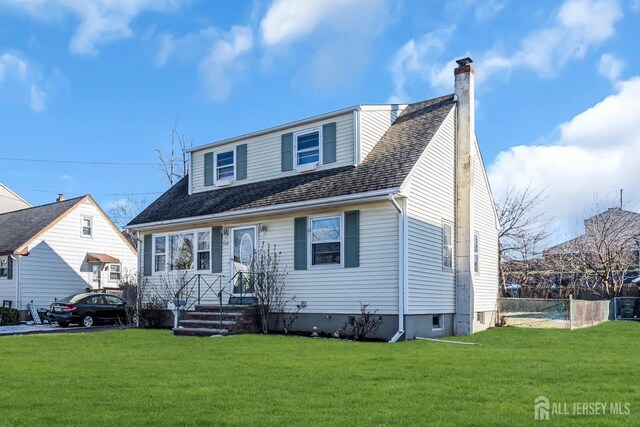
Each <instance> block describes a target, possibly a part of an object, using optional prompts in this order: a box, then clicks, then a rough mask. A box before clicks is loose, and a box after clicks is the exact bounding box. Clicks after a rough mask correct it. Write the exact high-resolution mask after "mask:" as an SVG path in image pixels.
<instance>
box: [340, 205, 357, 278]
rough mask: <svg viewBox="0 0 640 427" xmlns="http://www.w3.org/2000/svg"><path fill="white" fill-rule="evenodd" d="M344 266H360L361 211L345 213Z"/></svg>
mask: <svg viewBox="0 0 640 427" xmlns="http://www.w3.org/2000/svg"><path fill="white" fill-rule="evenodd" d="M344 266H345V267H347V268H349V267H359V266H360V211H349V212H345V213H344Z"/></svg>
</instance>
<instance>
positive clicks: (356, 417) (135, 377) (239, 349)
mask: <svg viewBox="0 0 640 427" xmlns="http://www.w3.org/2000/svg"><path fill="white" fill-rule="evenodd" d="M463 340H465V341H471V342H478V343H481V344H482V345H481V346H467V345H454V344H444V343H435V342H426V341H410V342H403V343H397V344H388V343H354V342H345V341H333V340H322V339H318V340H314V339H309V338H298V337H285V336H262V335H244V336H235V337H228V338H183V337H174V336H173V335H171V333H170V332H168V331H158V330H154V331H151V330H122V331H111V332H101V333H94V334H55V335H31V336H18V337H2V338H0V424H8V425H79V424H86V425H88V424H90V425H129V424H136V425H139V424H144V425H185V424H187V425H203V424H216V425H247V424H253V425H256V424H257V425H272V424H277V425H305V426H307V425H318V424H325V425H344V426H351V425H366V426H370V425H380V424H387V425H418V424H420V425H425V424H427V423H429V424H433V423H435V424H439V425H442V424H449V425H460V424H464V425H470V424H471V425H489V424H490V425H505V426H506V425H509V426H511V425H522V424H533V423H534V420H533V401H534V399H535V398H536V397H537V396H539V395H545V396H547V397H549V398H550V399H551V401H560V402H570V403H571V402H592V401H599V402H628V403H630V407H631V415H629V416H612V415H607V416H572V417H567V416H556V417H555V418H554V417H553V416H552V419H551V424H560V423H563V424H564V423H567V422H568V423H570V424H610V425H619V424H626V425H630V424H633V423H638V422H639V421H640V419H639V418H638V414H640V381H639V378H640V323H626V322H609V323H605V324H602V325H599V326H596V327H592V328H587V329H581V330H577V331H565V330H526V329H510V328H502V329H496V330H492V331H487V332H482V333H479V334H476V335H474V336H472V337H465V338H463Z"/></svg>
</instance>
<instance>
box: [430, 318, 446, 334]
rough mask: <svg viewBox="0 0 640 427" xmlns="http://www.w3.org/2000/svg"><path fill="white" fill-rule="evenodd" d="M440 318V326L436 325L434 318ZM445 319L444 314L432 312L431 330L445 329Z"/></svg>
mask: <svg viewBox="0 0 640 427" xmlns="http://www.w3.org/2000/svg"><path fill="white" fill-rule="evenodd" d="M436 317H437V318H438V326H437V327H436V326H434V323H435V322H434V319H435V318H436ZM443 320H444V316H443V315H442V314H432V315H431V330H432V331H441V330H443V329H444V325H443V323H444V322H443Z"/></svg>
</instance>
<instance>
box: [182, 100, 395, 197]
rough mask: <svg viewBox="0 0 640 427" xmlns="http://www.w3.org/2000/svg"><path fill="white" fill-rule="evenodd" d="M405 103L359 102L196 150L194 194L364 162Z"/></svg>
mask: <svg viewBox="0 0 640 427" xmlns="http://www.w3.org/2000/svg"><path fill="white" fill-rule="evenodd" d="M404 107H405V105H358V106H354V107H350V108H346V109H343V110H339V111H334V112H331V113H327V114H323V115H321V116H315V117H311V118H308V119H304V120H299V121H297V122H293V123H288V124H285V125H282V126H277V127H273V128H269V129H265V130H262V131H258V132H253V133H250V134H247V135H242V136H239V137H235V138H230V139H226V140H223V141H218V142H214V143H211V144H207V145H204V146H201V147H196V148H193V149H192V150H191V152H190V154H191V171H190V172H191V173H190V174H189V176H190V183H189V184H190V186H189V188H190V191H189V192H190V194H191V193H199V192H202V191H210V190H215V189H218V188H224V187H229V186H234V185H242V184H248V183H252V182H258V181H264V180H269V179H274V178H282V177H285V176H291V175H296V174H304V173H310V172H314V171H321V170H325V169H331V168H336V167H342V166H349V165H353V166H356V165H358V164H359V163H361V162H362V161H363V160H364V159H365V158H366V156H367V154H368V153H369V152H370V151H371V149H372V148H373V146H374V145H375V144H376V143H377V142H378V141H379V140H380V138H381V137H382V135H384V133H385V132H386V131H387V130H388V129H389V127H390V126H391V124H392V123H393V122H394V121H395V119H396V118H397V117H398V115H399V114H400V113H401V112H402V110H403V109H404Z"/></svg>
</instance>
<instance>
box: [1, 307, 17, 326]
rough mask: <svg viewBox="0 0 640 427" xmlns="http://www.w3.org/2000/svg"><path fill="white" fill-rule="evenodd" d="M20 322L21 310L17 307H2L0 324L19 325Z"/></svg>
mask: <svg viewBox="0 0 640 427" xmlns="http://www.w3.org/2000/svg"><path fill="white" fill-rule="evenodd" d="M19 323H20V312H19V311H18V310H16V309H15V308H5V307H0V325H17V324H19Z"/></svg>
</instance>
